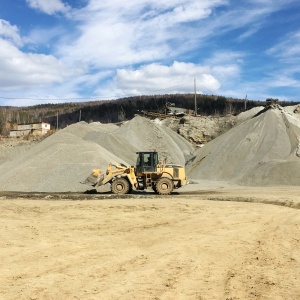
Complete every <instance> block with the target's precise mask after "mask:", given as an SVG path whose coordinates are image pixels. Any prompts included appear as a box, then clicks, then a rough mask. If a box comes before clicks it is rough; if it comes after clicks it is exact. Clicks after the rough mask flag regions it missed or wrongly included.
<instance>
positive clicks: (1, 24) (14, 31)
mask: <svg viewBox="0 0 300 300" xmlns="http://www.w3.org/2000/svg"><path fill="white" fill-rule="evenodd" d="M0 38H3V39H6V40H8V41H10V42H12V43H13V44H14V45H16V46H22V45H23V40H22V38H21V37H20V34H19V29H18V27H17V26H15V25H11V24H10V23H9V22H8V21H5V20H2V19H0Z"/></svg>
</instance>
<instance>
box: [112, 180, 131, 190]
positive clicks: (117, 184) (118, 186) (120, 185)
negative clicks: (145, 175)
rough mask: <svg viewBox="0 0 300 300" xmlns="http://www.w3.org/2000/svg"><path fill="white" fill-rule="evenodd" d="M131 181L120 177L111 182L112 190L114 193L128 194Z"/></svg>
mask: <svg viewBox="0 0 300 300" xmlns="http://www.w3.org/2000/svg"><path fill="white" fill-rule="evenodd" d="M129 190H130V186H129V182H128V181H127V180H126V179H124V178H118V179H116V180H114V181H113V182H112V183H111V191H112V192H113V193H114V194H128V192H129Z"/></svg>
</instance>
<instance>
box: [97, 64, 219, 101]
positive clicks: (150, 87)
mask: <svg viewBox="0 0 300 300" xmlns="http://www.w3.org/2000/svg"><path fill="white" fill-rule="evenodd" d="M194 78H196V82H198V83H199V87H200V89H199V90H198V91H197V92H198V93H201V90H203V89H204V90H207V89H209V90H213V91H216V90H218V89H219V88H220V83H219V81H218V80H217V79H216V78H215V77H214V76H213V75H212V74H211V69H210V68H209V67H206V66H200V65H196V64H193V63H184V62H176V61H175V62H174V63H173V64H172V65H171V66H166V65H162V64H157V63H152V64H149V65H143V66H141V67H140V68H138V69H135V70H134V69H125V68H123V69H118V70H117V73H116V76H115V77H114V79H113V81H112V82H110V83H109V84H108V86H106V87H105V88H101V89H99V90H98V91H96V92H98V93H99V94H103V95H105V94H106V95H114V96H115V97H124V96H130V95H146V94H168V93H193V91H194Z"/></svg>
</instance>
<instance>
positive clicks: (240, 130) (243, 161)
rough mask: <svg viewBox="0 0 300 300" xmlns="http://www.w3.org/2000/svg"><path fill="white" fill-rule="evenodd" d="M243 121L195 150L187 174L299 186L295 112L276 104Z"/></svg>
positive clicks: (298, 122) (299, 121)
mask: <svg viewBox="0 0 300 300" xmlns="http://www.w3.org/2000/svg"><path fill="white" fill-rule="evenodd" d="M245 120H246V121H244V122H243V123H241V124H240V125H238V126H236V127H234V128H233V129H231V130H230V131H228V132H226V133H225V134H223V135H222V136H220V137H218V138H216V139H215V140H213V141H211V142H209V143H208V144H207V145H205V146H204V147H203V148H201V149H199V150H197V152H196V158H195V159H194V160H193V162H192V163H191V164H190V165H189V166H188V171H189V172H188V174H189V177H190V178H194V179H208V180H224V181H235V182H238V183H241V184H245V185H299V184H300V158H299V157H298V156H297V155H296V154H297V151H298V150H297V149H298V147H299V137H300V118H299V114H298V115H297V114H295V113H293V112H292V110H291V109H286V110H284V109H282V108H281V107H277V108H275V109H269V110H266V111H265V110H260V111H257V114H255V115H254V116H253V117H252V118H250V119H248V117H247V118H245Z"/></svg>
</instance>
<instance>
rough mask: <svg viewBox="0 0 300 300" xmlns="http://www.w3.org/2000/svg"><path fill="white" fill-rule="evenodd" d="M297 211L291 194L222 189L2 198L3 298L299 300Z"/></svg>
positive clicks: (296, 196)
mask: <svg viewBox="0 0 300 300" xmlns="http://www.w3.org/2000/svg"><path fill="white" fill-rule="evenodd" d="M276 204H277V205H276ZM299 204H300V188H297V187H293V188H289V187H283V188H250V187H248V188H243V187H232V186H229V185H223V184H219V186H216V185H214V186H210V185H209V184H206V185H205V187H204V186H198V185H190V186H189V187H187V188H186V189H182V192H180V193H179V194H173V195H171V196H168V197H167V196H166V197H151V196H150V197H148V198H147V197H146V198H143V199H142V198H137V197H132V198H128V199H115V198H113V197H112V198H111V199H98V200H84V201H83V200H80V201H79V200H77V201H74V200H45V199H43V200H28V199H6V198H5V197H2V199H1V195H0V222H1V224H0V236H1V240H0V246H1V247H0V249H1V250H0V269H1V272H0V299H5V300H6V299H222V300H226V299H227V300H235V299H272V300H273V299H300V285H299V278H300V211H299V209H298V208H299V207H300V206H299ZM283 205H286V206H283Z"/></svg>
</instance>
